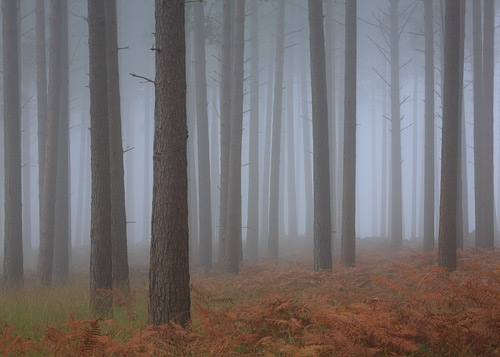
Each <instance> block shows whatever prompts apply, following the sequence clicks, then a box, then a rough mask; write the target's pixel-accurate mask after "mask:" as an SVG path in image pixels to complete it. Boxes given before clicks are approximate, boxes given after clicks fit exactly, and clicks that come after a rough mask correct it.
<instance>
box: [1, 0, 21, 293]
mask: <svg viewBox="0 0 500 357" xmlns="http://www.w3.org/2000/svg"><path fill="white" fill-rule="evenodd" d="M2 9H3V18H2V25H3V27H2V32H3V71H4V72H3V99H4V106H3V107H4V109H3V110H4V112H3V113H4V117H3V119H4V155H5V156H4V160H5V162H4V164H5V240H4V261H3V283H4V288H5V289H6V290H9V289H13V288H16V287H18V286H22V284H23V229H22V207H21V202H22V201H21V199H22V185H21V107H20V99H19V96H20V87H19V82H20V81H19V75H20V74H19V42H18V36H19V31H18V25H17V22H18V16H17V12H18V11H19V10H18V8H17V2H16V0H3V5H2Z"/></svg>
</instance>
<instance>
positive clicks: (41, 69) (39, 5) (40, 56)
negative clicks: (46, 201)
mask: <svg viewBox="0 0 500 357" xmlns="http://www.w3.org/2000/svg"><path fill="white" fill-rule="evenodd" d="M35 29H36V102H37V120H38V199H39V204H38V206H39V219H40V223H41V215H42V208H43V205H42V193H43V176H44V172H45V171H44V164H45V140H46V129H47V62H46V59H45V3H44V0H36V2H35Z"/></svg>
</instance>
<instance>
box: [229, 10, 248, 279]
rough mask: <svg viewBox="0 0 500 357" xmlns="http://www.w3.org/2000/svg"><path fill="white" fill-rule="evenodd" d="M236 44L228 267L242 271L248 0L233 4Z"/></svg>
mask: <svg viewBox="0 0 500 357" xmlns="http://www.w3.org/2000/svg"><path fill="white" fill-rule="evenodd" d="M233 11H234V13H233V16H234V28H233V48H232V57H233V58H232V76H231V77H232V78H231V109H230V115H231V134H230V142H229V143H230V149H229V173H228V197H227V222H226V223H227V245H226V265H225V271H226V272H227V273H231V274H238V271H239V264H240V260H241V259H240V256H241V248H242V242H241V135H242V128H243V62H244V59H243V54H244V34H245V1H244V0H240V1H238V2H236V3H235V4H234V8H233Z"/></svg>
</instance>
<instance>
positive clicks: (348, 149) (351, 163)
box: [341, 0, 357, 267]
mask: <svg viewBox="0 0 500 357" xmlns="http://www.w3.org/2000/svg"><path fill="white" fill-rule="evenodd" d="M356 7H357V1H356V0H352V1H348V2H346V31H345V44H346V48H345V89H344V170H343V172H344V179H343V182H344V191H343V195H342V255H341V260H342V264H343V265H344V266H348V267H352V266H354V265H355V262H356V242H355V238H356V232H355V213H356V200H355V198H356V187H355V183H356V60H357V59H356V52H357V49H356V46H357V45H356V32H357V29H356Z"/></svg>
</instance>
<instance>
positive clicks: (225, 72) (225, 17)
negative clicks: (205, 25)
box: [218, 0, 233, 266]
mask: <svg viewBox="0 0 500 357" xmlns="http://www.w3.org/2000/svg"><path fill="white" fill-rule="evenodd" d="M232 15H233V10H232V1H230V0H223V3H222V50H221V52H222V53H221V71H220V72H221V93H220V165H221V175H220V214H219V256H218V260H219V264H221V265H222V266H225V264H226V245H227V231H226V228H227V214H228V211H227V198H228V188H229V185H228V182H229V140H230V134H231V131H230V125H231V120H230V109H231V101H230V95H231V43H232V41H231V33H232V29H231V28H232V22H233V16H232Z"/></svg>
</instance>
